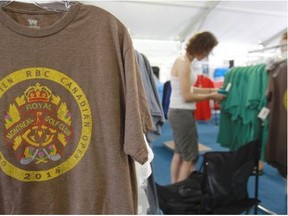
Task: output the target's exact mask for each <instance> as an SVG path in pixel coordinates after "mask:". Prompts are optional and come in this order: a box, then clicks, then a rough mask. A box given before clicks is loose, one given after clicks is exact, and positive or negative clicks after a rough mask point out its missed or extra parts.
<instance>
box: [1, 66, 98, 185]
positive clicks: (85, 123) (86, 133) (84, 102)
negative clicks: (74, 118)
mask: <svg viewBox="0 0 288 216" xmlns="http://www.w3.org/2000/svg"><path fill="white" fill-rule="evenodd" d="M41 79H42V80H43V79H45V80H50V81H52V82H56V83H58V84H60V85H61V86H62V87H63V88H65V89H67V90H68V91H69V92H70V93H71V95H72V96H73V98H74V99H75V101H76V103H77V104H78V107H79V110H80V116H81V119H82V122H81V126H82V127H81V131H80V136H79V140H78V144H77V147H76V149H75V150H74V152H73V153H72V154H71V155H70V156H69V157H68V159H67V160H65V161H63V162H62V163H58V165H56V166H54V167H52V168H49V169H46V170H40V171H39V170H25V169H22V168H19V167H20V166H19V167H17V166H15V165H13V164H12V163H10V162H9V161H8V160H7V158H5V156H4V154H3V152H2V151H0V167H1V169H2V170H3V172H4V173H6V174H7V175H9V176H11V177H13V178H15V179H18V180H20V181H24V182H35V181H47V180H50V179H53V178H56V177H58V176H60V175H62V174H64V173H66V172H68V171H69V170H71V169H73V168H74V167H75V166H76V165H77V164H78V163H79V161H80V160H81V159H82V158H83V156H84V155H85V153H86V151H87V149H88V146H89V144H90V140H91V134H92V113H91V109H90V105H89V102H88V99H87V97H86V96H85V93H84V92H83V90H82V89H81V88H80V86H79V85H78V84H77V83H76V82H75V81H73V80H72V79H71V78H70V77H68V76H67V75H65V74H63V73H61V72H59V71H56V70H53V69H50V68H42V67H37V68H36V67H35V68H26V69H22V70H18V71H15V72H13V73H11V74H9V75H8V76H6V77H4V78H3V79H2V80H0V83H5V85H6V86H7V88H5V89H2V91H0V99H1V98H2V96H3V95H4V94H5V93H6V92H7V90H8V89H10V88H12V87H13V86H15V85H16V84H18V83H21V82H24V81H27V80H36V81H37V84H36V85H35V86H30V87H29V88H27V89H26V91H25V96H26V98H28V99H27V100H30V102H31V101H32V102H33V100H35V101H36V100H40V101H41V103H29V104H30V107H28V108H31V109H33V108H35V109H36V108H39V106H42V107H41V108H42V110H47V112H48V111H50V112H53V107H51V106H53V103H54V104H57V97H55V96H54V98H53V103H51V104H52V105H51V104H48V103H44V102H45V100H48V98H49V97H53V94H52V93H51V91H50V89H49V88H47V87H45V86H41V85H40V84H39V80H41ZM76 90H77V91H76ZM24 99H25V97H24V96H22V98H21V97H20V98H17V99H16V102H17V103H18V104H23V103H24V102H23V101H24ZM43 101H44V102H43ZM51 101H52V99H51ZM31 104H32V105H34V106H35V107H33V106H32V105H31ZM61 106H62V107H61V111H63V110H64V114H67V113H68V112H69V110H68V108H67V106H66V103H62V104H61ZM28 108H27V109H28ZM15 110H16V111H15ZM15 113H16V114H15ZM35 113H36V112H35ZM13 114H14V115H13ZM36 114H37V115H36ZM36 114H35V116H37V117H38V116H41V115H42V114H43V112H37V113H36ZM64 114H61V113H60V114H59V113H58V114H57V115H58V116H59V118H60V119H62V120H61V121H60V120H59V121H57V119H54V118H52V117H50V116H46V119H45V121H46V123H47V124H50V125H54V126H55V127H59V131H60V132H61V133H59V134H60V135H59V134H58V137H57V140H60V141H59V142H60V143H62V144H63V146H64V145H66V143H65V142H66V140H65V137H68V136H70V135H71V133H72V132H71V128H70V125H71V119H70V118H65V119H64ZM7 115H8V117H7V118H10V120H11V116H12V117H14V120H15V119H16V120H17V118H20V117H19V116H18V117H17V109H16V108H15V106H13V105H10V107H9V112H8V114H7ZM5 118H6V116H5ZM33 120H34V121H36V120H37V119H36V118H35V119H29V118H27V119H26V120H25V122H24V123H21V125H20V126H21V127H22V128H23V127H27V128H28V126H31V129H29V130H28V129H27V131H26V133H25V134H23V135H22V136H21V137H16V138H18V139H16V138H15V139H14V137H13V136H14V135H15V134H14V133H13V132H14V131H16V130H17V129H18V128H19V127H20V126H18V128H14V129H13V130H12V129H11V128H13V124H14V123H15V122H16V121H12V123H11V122H10V123H9V121H8V120H6V119H5V121H6V123H5V127H6V128H8V129H11V130H10V134H7V136H8V137H9V136H10V137H11V139H12V137H13V139H14V140H13V141H14V146H13V147H14V148H15V149H16V148H17V147H18V146H17V145H20V144H19V143H20V142H21V141H25V142H26V141H27V142H28V143H29V144H30V147H29V148H32V149H34V150H35V149H36V148H37V147H38V146H39V143H37V142H35V137H33V136H32V135H31V134H32V133H31V130H34V131H33V132H35V131H36V132H37V135H38V136H39V137H41V138H43V130H46V131H44V132H47V131H48V130H49V133H50V134H48V135H46V136H47V137H46V139H44V138H43V140H44V141H43V142H42V146H44V147H45V148H46V149H48V147H47V146H48V145H49V143H51V140H52V139H53V136H55V134H56V133H55V130H52V129H50V128H47V127H46V128H45V125H44V126H43V125H42V127H41V128H40V127H37V126H33V124H32V122H33ZM14 125H15V124H14ZM32 126H33V127H32ZM15 133H16V132H15ZM33 134H35V133H33ZM36 141H37V140H36ZM27 142H26V143H27ZM44 147H43V148H42V149H41V150H43V151H42V152H40V153H42V154H43V157H42V156H41V155H40V153H39V151H38V150H37V149H36V150H37V151H34V153H33V157H32V154H29V151H30V149H29V148H26V149H25V151H23V155H24V156H23V158H21V159H22V160H21V161H20V162H21V163H22V165H23V164H24V165H25V164H28V163H30V162H31V161H33V160H34V159H35V157H36V155H37V157H38V158H36V159H37V161H36V160H35V161H34V162H35V164H37V163H41V162H42V163H47V160H48V159H50V160H52V161H56V160H59V161H60V157H61V156H60V154H57V152H56V150H55V148H54V147H55V146H54V144H52V145H50V146H49V148H50V147H51V148H50V149H49V151H50V152H49V153H48V152H47V150H46V149H45V148H44ZM38 154H39V155H40V156H38ZM21 167H23V166H21Z"/></svg>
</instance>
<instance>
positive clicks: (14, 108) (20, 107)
mask: <svg viewBox="0 0 288 216" xmlns="http://www.w3.org/2000/svg"><path fill="white" fill-rule="evenodd" d="M71 118H72V117H71V113H70V112H69V110H68V108H67V105H66V103H65V102H62V101H61V98H60V97H59V96H56V95H54V94H53V93H52V91H51V90H50V89H49V88H47V87H46V86H42V85H41V84H39V83H37V84H35V86H30V87H28V88H27V89H26V90H25V92H24V94H23V95H21V96H19V97H17V98H16V99H15V103H13V104H10V106H9V110H8V112H7V114H6V115H5V127H6V131H5V133H4V137H5V140H6V141H7V143H8V144H9V146H11V148H12V149H13V150H14V152H15V155H16V157H17V159H18V160H19V162H20V164H22V165H28V164H31V163H36V164H40V163H49V162H53V161H59V160H60V159H61V158H62V155H63V152H64V149H65V146H66V145H68V143H69V142H68V141H69V139H71V136H72V128H71Z"/></svg>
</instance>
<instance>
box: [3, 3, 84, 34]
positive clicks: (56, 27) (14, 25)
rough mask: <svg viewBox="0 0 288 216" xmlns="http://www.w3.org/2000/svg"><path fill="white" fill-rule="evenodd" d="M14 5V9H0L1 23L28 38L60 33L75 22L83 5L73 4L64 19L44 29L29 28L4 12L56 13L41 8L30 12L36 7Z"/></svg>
mask: <svg viewBox="0 0 288 216" xmlns="http://www.w3.org/2000/svg"><path fill="white" fill-rule="evenodd" d="M12 4H13V7H11V6H9V7H8V8H7V9H3V8H2V7H0V22H2V23H3V24H4V25H5V26H6V27H7V28H9V29H10V30H12V31H14V32H16V33H18V34H21V35H25V36H28V37H45V36H49V35H53V34H56V33H57V32H60V31H61V30H63V29H64V28H65V27H66V26H68V25H69V24H70V23H71V22H72V21H73V19H74V18H75V17H76V16H77V14H78V12H79V10H80V6H81V3H79V2H77V3H75V4H72V5H71V6H70V8H69V10H68V11H67V12H66V14H64V16H63V17H62V18H60V19H59V20H58V21H56V22H55V23H54V24H52V25H50V26H47V27H42V28H29V27H28V26H25V25H22V24H20V23H18V22H17V21H15V20H14V19H13V18H11V17H10V16H9V15H8V14H7V13H6V12H5V11H4V10H10V11H16V12H21V13H27V14H29V13H30V14H51V13H55V12H50V11H45V10H44V9H40V8H39V10H37V11H35V10H29V7H34V9H35V7H36V6H35V5H33V4H31V3H23V2H12V3H11V5H12Z"/></svg>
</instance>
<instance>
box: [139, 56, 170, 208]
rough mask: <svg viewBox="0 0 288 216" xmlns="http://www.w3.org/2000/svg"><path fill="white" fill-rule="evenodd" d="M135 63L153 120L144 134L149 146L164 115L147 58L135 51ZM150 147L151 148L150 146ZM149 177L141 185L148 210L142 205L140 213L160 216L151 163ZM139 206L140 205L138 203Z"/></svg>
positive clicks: (161, 124)
mask: <svg viewBox="0 0 288 216" xmlns="http://www.w3.org/2000/svg"><path fill="white" fill-rule="evenodd" d="M135 54H136V58H137V62H138V64H139V67H140V74H141V77H142V80H143V84H144V89H145V93H146V96H147V101H148V105H149V108H150V112H151V115H152V119H153V125H154V129H153V130H151V131H149V132H148V133H147V134H146V138H147V141H148V143H149V145H150V146H151V145H152V142H153V141H155V139H156V138H157V137H158V136H159V135H161V127H162V126H163V124H164V122H165V117H164V113H163V110H162V105H161V102H160V98H159V95H158V90H157V86H156V81H155V79H156V77H155V75H154V73H153V70H152V67H151V65H150V62H149V60H148V59H147V57H146V56H145V55H144V54H142V53H140V52H138V51H135ZM151 147H152V146H151ZM151 170H152V172H151V175H149V177H148V181H147V184H146V185H142V186H141V187H142V188H144V190H145V192H146V195H147V198H148V204H149V206H148V207H149V208H147V209H143V208H144V205H143V206H142V211H143V212H144V213H146V214H160V208H159V204H158V197H157V192H156V185H155V181H154V172H153V166H152V163H151ZM139 204H140V205H141V203H139Z"/></svg>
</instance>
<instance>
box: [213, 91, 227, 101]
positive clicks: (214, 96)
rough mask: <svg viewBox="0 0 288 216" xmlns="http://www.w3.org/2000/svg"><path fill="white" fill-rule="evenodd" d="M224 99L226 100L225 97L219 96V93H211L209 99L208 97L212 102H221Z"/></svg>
mask: <svg viewBox="0 0 288 216" xmlns="http://www.w3.org/2000/svg"><path fill="white" fill-rule="evenodd" d="M225 98H226V95H224V94H219V93H211V97H210V99H211V100H214V101H222V100H224V99H225Z"/></svg>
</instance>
